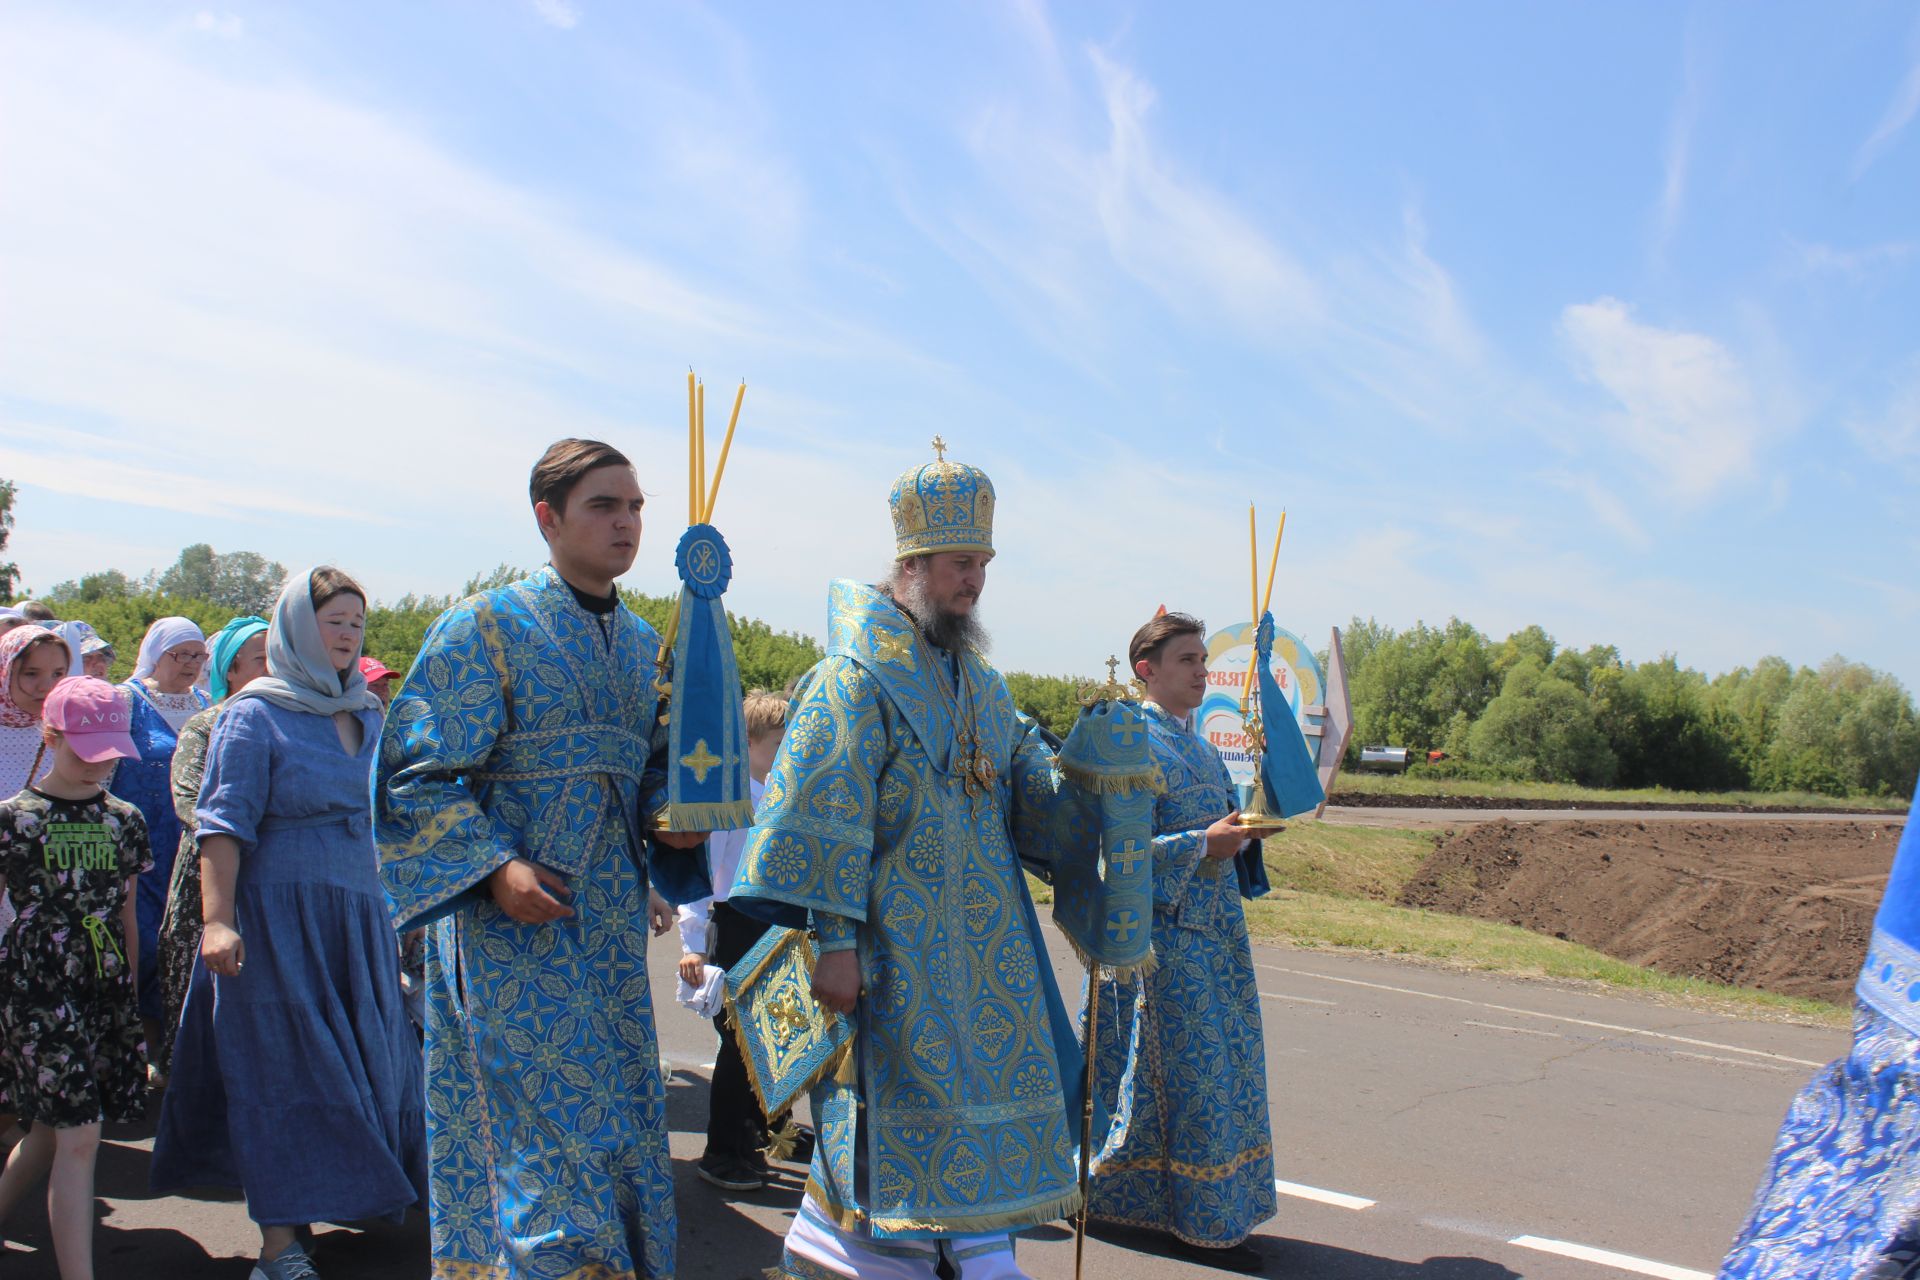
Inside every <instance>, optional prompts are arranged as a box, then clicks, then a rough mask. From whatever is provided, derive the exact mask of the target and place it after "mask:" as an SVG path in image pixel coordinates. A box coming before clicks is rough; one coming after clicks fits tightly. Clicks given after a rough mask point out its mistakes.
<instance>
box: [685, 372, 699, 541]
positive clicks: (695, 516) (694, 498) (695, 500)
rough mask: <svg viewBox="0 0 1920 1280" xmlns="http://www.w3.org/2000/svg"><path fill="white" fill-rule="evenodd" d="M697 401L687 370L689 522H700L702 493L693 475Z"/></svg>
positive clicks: (691, 373) (691, 378)
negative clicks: (695, 400)
mask: <svg viewBox="0 0 1920 1280" xmlns="http://www.w3.org/2000/svg"><path fill="white" fill-rule="evenodd" d="M694 405H695V402H694V395H693V370H692V369H688V370H687V523H688V524H698V523H700V493H699V491H698V490H697V489H696V488H695V487H694V486H695V485H696V484H697V483H698V481H696V480H695V479H694V476H693V452H694V443H693V438H694V435H695V433H696V432H697V431H698V430H699V428H698V426H697V424H696V423H695V421H694V415H695V412H696V410H695V407H694Z"/></svg>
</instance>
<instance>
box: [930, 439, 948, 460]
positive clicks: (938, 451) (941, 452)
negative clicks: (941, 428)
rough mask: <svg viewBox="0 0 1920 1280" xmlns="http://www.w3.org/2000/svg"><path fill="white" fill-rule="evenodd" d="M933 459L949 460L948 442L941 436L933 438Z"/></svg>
mask: <svg viewBox="0 0 1920 1280" xmlns="http://www.w3.org/2000/svg"><path fill="white" fill-rule="evenodd" d="M933 460H934V461H935V462H945V461H946V460H947V442H946V441H945V440H943V439H941V438H940V437H939V436H935V437H934V438H933Z"/></svg>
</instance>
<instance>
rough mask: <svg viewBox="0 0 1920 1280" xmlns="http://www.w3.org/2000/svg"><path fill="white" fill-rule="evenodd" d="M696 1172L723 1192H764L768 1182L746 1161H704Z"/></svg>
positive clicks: (703, 1179)
mask: <svg viewBox="0 0 1920 1280" xmlns="http://www.w3.org/2000/svg"><path fill="white" fill-rule="evenodd" d="M695 1172H696V1173H698V1174H699V1175H700V1179H701V1181H703V1182H708V1183H711V1184H712V1185H714V1186H716V1187H718V1188H720V1189H721V1190H722V1191H764V1190H765V1189H766V1186H767V1180H766V1179H765V1178H763V1177H761V1176H760V1175H759V1174H758V1173H756V1172H755V1171H754V1169H753V1166H751V1165H749V1164H748V1163H747V1162H746V1161H744V1160H728V1159H719V1160H702V1161H701V1162H700V1164H699V1166H698V1167H697V1168H696V1169H695Z"/></svg>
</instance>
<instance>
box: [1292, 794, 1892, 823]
mask: <svg viewBox="0 0 1920 1280" xmlns="http://www.w3.org/2000/svg"><path fill="white" fill-rule="evenodd" d="M1327 803H1328V804H1330V805H1335V806H1343V807H1347V808H1353V809H1594V810H1603V809H1604V810H1621V809H1629V810H1636V811H1640V812H1645V813H1699V812H1701V811H1702V810H1713V811H1719V810H1722V809H1724V810H1725V811H1726V812H1728V813H1777V814H1779V815H1780V816H1782V817H1790V816H1792V815H1794V814H1797V813H1827V814H1833V813H1847V814H1858V815H1859V816H1861V817H1863V818H1892V819H1894V820H1895V821H1898V820H1899V819H1900V817H1901V816H1902V813H1901V811H1900V810H1897V809H1866V808H1846V807H1835V808H1819V809H1814V808H1795V807H1794V806H1792V805H1780V804H1712V803H1695V804H1678V803H1674V802H1672V801H1666V800H1542V799H1540V798H1538V797H1536V796H1423V795H1419V794H1416V793H1414V792H1402V791H1336V792H1334V793H1333V795H1332V796H1331V797H1329V798H1328V800H1327Z"/></svg>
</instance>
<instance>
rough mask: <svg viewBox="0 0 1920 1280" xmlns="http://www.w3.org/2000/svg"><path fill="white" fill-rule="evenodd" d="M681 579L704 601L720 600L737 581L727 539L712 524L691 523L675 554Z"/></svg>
mask: <svg viewBox="0 0 1920 1280" xmlns="http://www.w3.org/2000/svg"><path fill="white" fill-rule="evenodd" d="M673 567H674V568H675V569H678V570H679V571H680V581H682V582H684V583H686V584H687V589H688V590H689V591H691V592H693V594H695V595H696V596H699V597H700V598H701V599H703V600H713V599H717V598H718V597H719V596H720V595H722V594H723V593H725V591H726V589H727V583H729V582H731V581H732V580H733V555H732V553H731V552H729V551H728V550H727V540H726V539H725V538H722V537H721V536H720V531H719V530H718V529H716V528H714V527H713V526H712V525H710V524H696V525H690V526H688V528H687V531H686V532H685V533H683V534H681V535H680V545H679V547H678V548H676V549H675V551H674V553H673Z"/></svg>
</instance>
